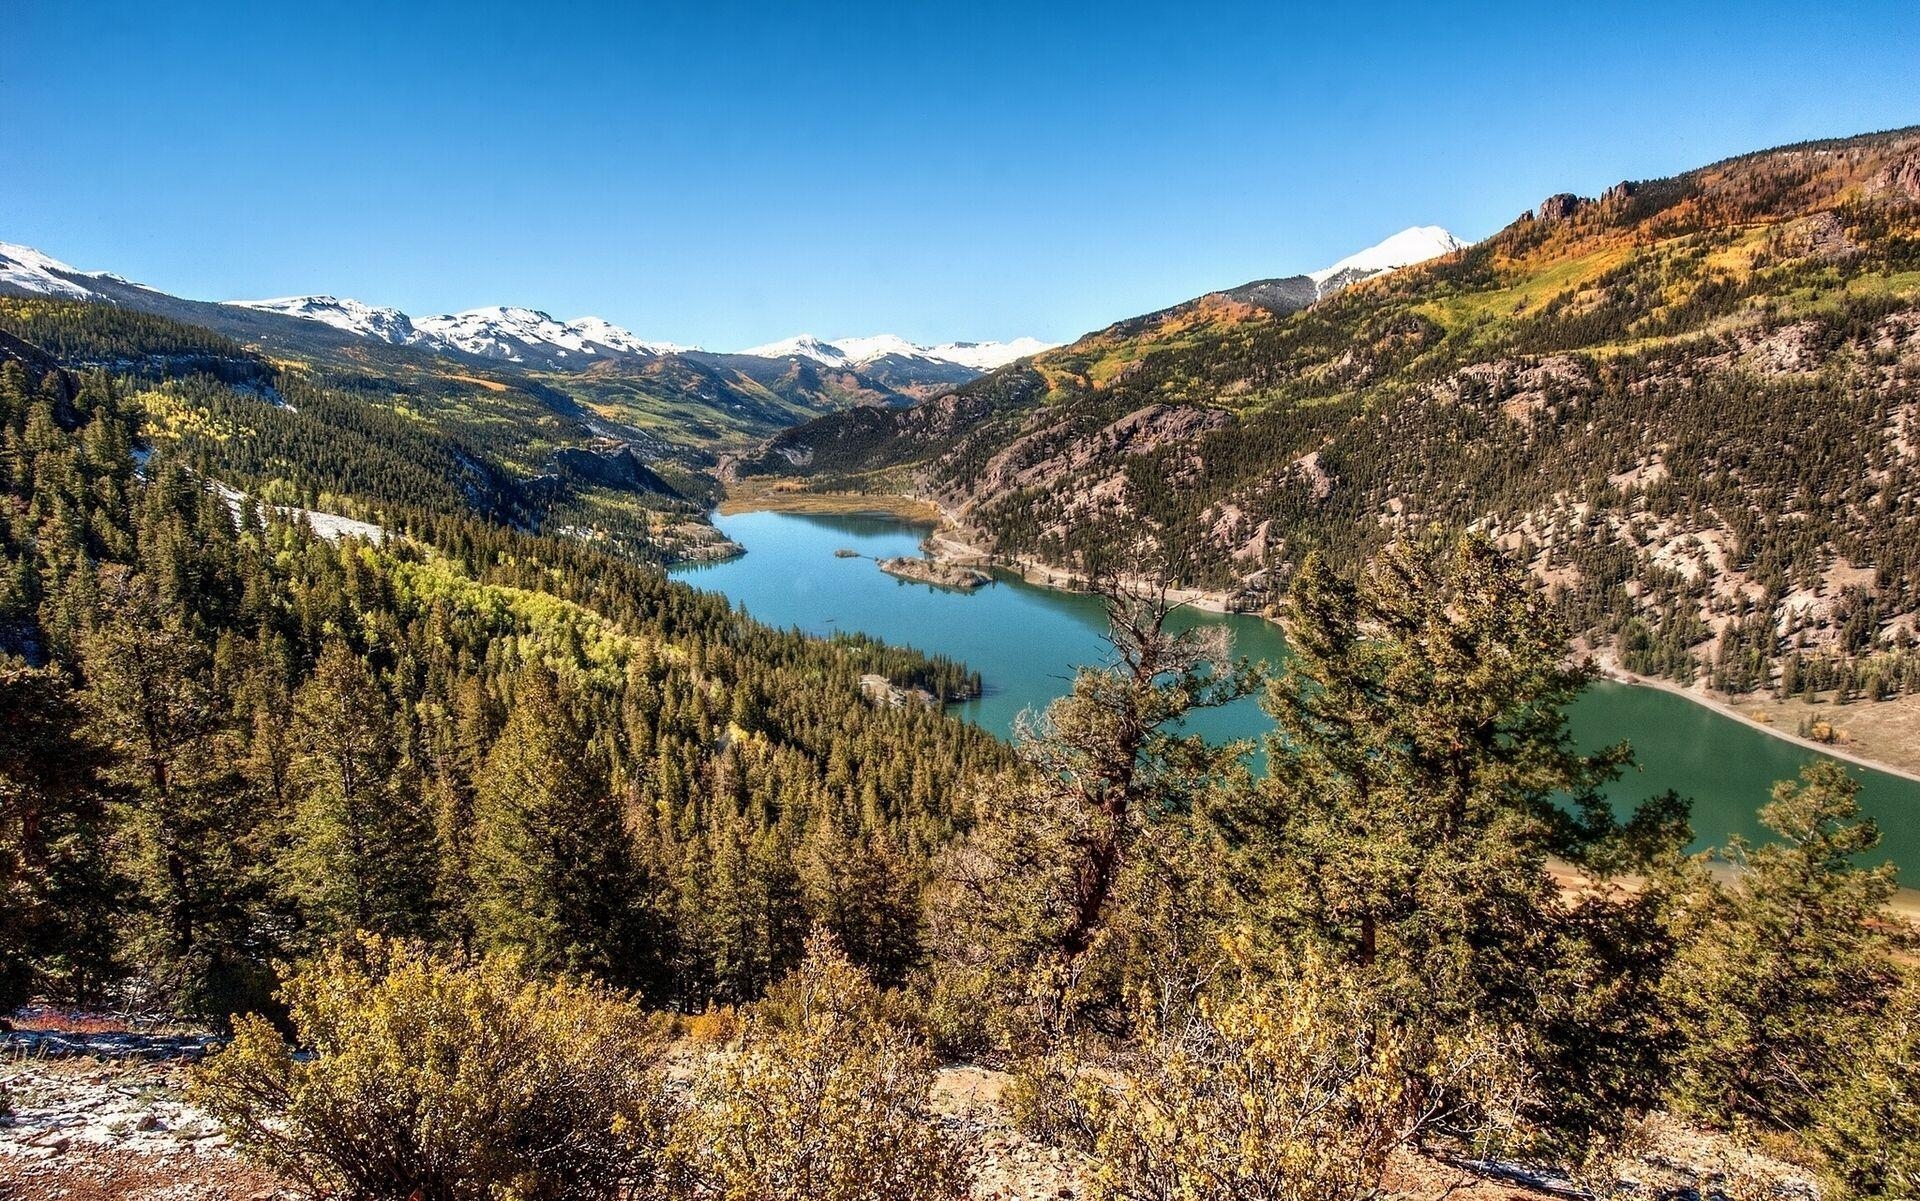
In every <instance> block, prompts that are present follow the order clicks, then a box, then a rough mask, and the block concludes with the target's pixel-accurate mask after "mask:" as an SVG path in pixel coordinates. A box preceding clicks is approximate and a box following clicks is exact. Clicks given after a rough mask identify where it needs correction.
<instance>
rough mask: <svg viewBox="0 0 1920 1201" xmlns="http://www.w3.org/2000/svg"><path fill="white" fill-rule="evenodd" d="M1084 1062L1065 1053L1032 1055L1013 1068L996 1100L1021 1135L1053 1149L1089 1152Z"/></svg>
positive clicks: (1090, 1123)
mask: <svg viewBox="0 0 1920 1201" xmlns="http://www.w3.org/2000/svg"><path fill="white" fill-rule="evenodd" d="M1088 1075H1089V1074H1088V1067H1087V1063H1086V1060H1085V1059H1084V1058H1083V1057H1082V1056H1081V1055H1080V1054H1078V1053H1076V1052H1072V1051H1066V1050H1055V1051H1050V1052H1048V1053H1046V1054H1044V1055H1034V1056H1030V1057H1028V1058H1026V1059H1023V1060H1021V1061H1020V1062H1018V1063H1016V1064H1014V1065H1013V1070H1012V1071H1011V1072H1010V1073H1009V1074H1008V1079H1007V1084H1006V1088H1005V1090H1004V1091H1003V1092H1002V1093H1001V1095H1000V1101H1001V1104H1002V1105H1003V1106H1005V1107H1006V1111H1007V1116H1008V1117H1010V1118H1012V1119H1013V1124H1014V1126H1016V1127H1017V1128H1018V1129H1019V1130H1020V1132H1021V1133H1022V1134H1025V1135H1027V1136H1028V1137H1030V1138H1034V1139H1038V1140H1039V1141H1040V1142H1043V1143H1048V1144H1050V1145H1052V1146H1056V1147H1071V1148H1073V1149H1074V1150H1076V1151H1091V1150H1092V1149H1093V1141H1094V1130H1093V1119H1092V1115H1091V1113H1090V1112H1089V1110H1088V1107H1087V1102H1086V1100H1085V1098H1086V1085H1087V1084H1088V1083H1089V1079H1088Z"/></svg>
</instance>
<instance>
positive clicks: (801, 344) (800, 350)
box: [734, 334, 853, 367]
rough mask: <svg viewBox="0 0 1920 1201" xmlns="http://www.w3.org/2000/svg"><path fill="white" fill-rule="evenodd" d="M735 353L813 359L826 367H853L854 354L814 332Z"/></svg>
mask: <svg viewBox="0 0 1920 1201" xmlns="http://www.w3.org/2000/svg"><path fill="white" fill-rule="evenodd" d="M734 353H735V354H744V355H751V356H753V357H754V358H756V359H812V360H813V361H814V362H816V363H819V364H821V365H822V366H825V367H851V366H852V365H853V356H852V355H849V354H848V353H847V352H846V351H844V350H841V349H840V348H839V347H838V346H835V345H834V344H833V343H831V342H823V341H821V340H820V339H819V338H816V337H814V336H813V335H812V334H796V335H795V336H793V337H791V338H782V339H780V340H779V341H778V342H768V343H766V344H765V345H763V346H749V347H748V348H747V349H745V350H739V351H735V352H734Z"/></svg>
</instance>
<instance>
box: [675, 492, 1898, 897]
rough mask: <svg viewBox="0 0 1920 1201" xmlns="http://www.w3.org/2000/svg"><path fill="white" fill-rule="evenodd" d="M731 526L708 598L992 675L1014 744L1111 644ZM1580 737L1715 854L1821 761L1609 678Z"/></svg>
mask: <svg viewBox="0 0 1920 1201" xmlns="http://www.w3.org/2000/svg"><path fill="white" fill-rule="evenodd" d="M715 524H717V525H718V526H719V527H720V528H721V529H722V530H723V531H725V532H726V534H727V536H728V537H730V538H732V539H733V540H734V541H735V542H738V543H739V544H740V545H741V546H744V547H746V548H747V553H746V554H745V555H743V556H741V557H740V558H737V559H733V560H730V561H728V562H725V563H717V564H712V565H708V566H698V567H687V568H682V569H680V570H678V571H677V572H676V574H677V575H678V576H679V577H680V578H681V579H683V580H685V581H686V582H687V583H689V584H692V585H693V586H695V587H698V588H707V589H712V590H714V591H717V592H721V593H724V594H725V595H726V596H728V597H729V598H731V599H732V600H733V601H734V602H735V603H736V604H739V605H743V606H745V608H746V610H747V612H748V613H750V614H752V615H753V616H754V617H756V618H758V619H759V620H761V621H763V622H766V623H768V624H770V625H775V626H782V627H786V626H797V627H799V628H800V629H801V630H803V631H805V632H807V633H809V634H817V635H827V634H831V633H833V632H834V631H836V630H844V631H858V632H862V633H867V634H871V635H873V636H875V637H878V638H882V639H885V640H886V641H888V642H891V643H894V644H896V645H900V646H911V647H915V648H918V649H919V650H922V651H927V652H930V653H937V654H944V655H947V656H949V657H951V658H955V659H959V660H961V661H963V662H965V663H966V664H967V665H968V666H969V667H971V668H973V669H974V670H976V671H978V672H980V674H981V676H982V677H983V679H984V681H985V685H986V691H985V695H983V696H982V697H981V698H980V699H978V700H975V701H971V702H969V703H967V704H964V705H955V706H953V707H952V710H951V711H952V712H954V713H956V714H958V715H960V716H962V717H965V718H967V719H968V720H970V721H974V722H977V723H978V724H979V725H981V726H983V727H985V728H986V729H989V730H991V731H993V732H994V733H996V734H1001V735H1004V734H1006V733H1007V732H1008V730H1009V729H1010V728H1011V727H1012V724H1013V719H1014V716H1015V715H1016V714H1017V713H1019V712H1020V711H1021V710H1022V709H1026V708H1029V707H1031V708H1034V709H1039V708H1041V707H1043V706H1045V704H1046V703H1047V702H1048V701H1050V700H1052V699H1053V698H1054V697H1056V696H1059V695H1060V694H1061V693H1063V692H1065V691H1066V689H1067V686H1068V683H1069V681H1070V680H1071V679H1072V677H1073V671H1074V668H1075V667H1077V666H1079V665H1081V664H1086V663H1094V662H1098V661H1099V660H1100V658H1101V656H1102V655H1103V653H1104V652H1105V650H1106V645H1105V643H1104V642H1103V641H1102V638H1101V633H1102V631H1103V629H1104V621H1103V618H1102V616H1101V610H1100V606H1099V604H1098V602H1096V601H1094V600H1092V599H1090V598H1088V597H1084V596H1075V595H1072V594H1068V593H1063V592H1056V591H1053V590H1051V589H1045V588H1039V587H1035V586H1033V585H1030V584H1026V583H1024V582H1021V581H1019V580H1017V579H1014V578H1012V577H1006V576H1003V577H1001V578H1000V579H999V581H998V582H997V583H995V584H994V585H992V586H990V587H986V588H982V589H980V590H978V591H976V592H973V593H964V592H956V591H950V590H946V589H940V588H933V587H930V586H927V585H924V584H913V583H909V582H907V581H905V580H898V579H895V578H894V577H892V576H890V575H887V574H886V573H884V572H882V571H881V570H880V569H879V568H878V567H876V566H874V564H873V563H872V562H871V560H870V559H868V558H857V559H856V558H836V557H835V555H834V551H835V550H838V549H841V548H848V549H852V550H856V551H858V552H860V553H861V554H862V555H866V556H872V557H885V556H890V555H912V554H917V553H918V551H919V541H920V537H921V535H922V534H924V533H925V530H924V529H923V528H920V527H915V526H911V525H908V524H906V523H904V522H901V521H897V520H894V519H891V518H885V517H816V516H802V515H797V514H789V513H767V512H760V513H740V514H733V515H730V516H721V517H719V518H717V519H716V521H715ZM1179 619H1180V620H1183V621H1189V622H1200V621H1205V622H1223V623H1225V624H1226V625H1227V626H1229V627H1230V628H1231V629H1232V630H1233V635H1234V644H1235V649H1236V652H1237V653H1239V654H1243V655H1247V656H1249V657H1251V658H1256V659H1264V660H1268V661H1274V660H1277V659H1278V658H1279V657H1280V656H1282V655H1283V654H1284V653H1285V645H1286V644H1285V641H1284V640H1283V639H1282V638H1281V636H1280V631H1279V628H1278V627H1276V626H1274V625H1273V624H1272V623H1270V622H1266V621H1262V620H1260V619H1259V618H1255V617H1246V616H1238V615H1231V614H1229V615H1217V614H1210V613H1199V612H1195V611H1183V612H1182V613H1181V614H1180V615H1179ZM1572 720H1573V732H1574V736H1575V738H1576V740H1577V741H1578V742H1579V743H1580V744H1581V746H1583V747H1585V748H1588V749H1597V748H1599V747H1602V746H1606V745H1609V744H1611V743H1614V742H1619V741H1621V740H1625V741H1628V742H1631V743H1632V744H1633V748H1634V752H1635V757H1636V758H1637V759H1638V760H1639V764H1640V766H1639V769H1638V770H1637V771H1630V772H1629V774H1628V775H1627V776H1625V777H1623V778H1622V779H1621V780H1620V781H1619V782H1618V783H1617V784H1616V785H1615V786H1614V788H1613V790H1612V799H1613V800H1614V801H1615V803H1616V804H1618V805H1626V804H1630V803H1632V802H1634V801H1637V800H1640V799H1642V798H1645V797H1648V796H1654V795H1657V794H1659V793H1662V792H1665V791H1666V790H1668V789H1673V790H1674V791H1676V792H1679V793H1680V794H1681V795H1683V796H1690V797H1692V798H1693V823H1694V829H1695V831H1696V832H1697V833H1698V834H1699V836H1700V843H1701V845H1702V846H1709V845H1721V844H1724V843H1725V841H1726V839H1727V836H1728V835H1730V834H1742V835H1745V836H1747V837H1749V838H1756V839H1757V838H1760V837H1763V836H1764V833H1765V832H1764V831H1763V830H1762V829H1761V828H1760V825H1759V822H1758V820H1757V819H1756V816H1755V814H1756V811H1757V810H1758V809H1759V807H1760V806H1761V805H1762V804H1764V803H1766V800H1767V797H1768V791H1769V789H1770V788H1771V787H1772V785H1773V782H1774V781H1775V780H1781V779H1786V778H1789V777H1791V776H1793V775H1795V774H1796V773H1797V772H1798V771H1799V770H1800V766H1801V764H1803V763H1805V762H1806V761H1807V760H1809V759H1810V758H1813V757H1814V755H1815V754H1816V752H1813V751H1809V750H1805V749H1802V748H1801V747H1799V746H1796V745H1794V744H1792V743H1789V742H1786V741H1783V740H1781V739H1779V738H1774V737H1771V736H1769V735H1767V734H1763V733H1761V732H1760V731H1758V730H1755V729H1752V728H1751V727H1749V726H1746V725H1743V724H1741V723H1739V722H1736V721H1732V720H1729V719H1728V718H1725V717H1722V716H1720V715H1719V714H1716V713H1714V712H1713V711H1711V710H1709V709H1707V708H1704V707H1703V706H1700V705H1696V704H1694V703H1692V702H1691V701H1687V700H1684V699H1682V698H1680V697H1677V696H1674V695H1672V694H1670V693H1666V692H1661V691H1659V690H1658V689H1653V688H1634V687H1630V686H1627V685H1624V684H1614V683H1610V682H1604V681H1603V682H1599V683H1596V684H1594V685H1593V687H1592V688H1591V689H1590V690H1589V691H1588V692H1587V693H1586V694H1585V695H1584V696H1582V697H1581V699H1580V701H1579V702H1578V704H1577V705H1576V706H1575V707H1574V710H1573V714H1572ZM1193 728H1194V729H1197V730H1199V731H1200V732H1201V733H1204V734H1206V735H1207V736H1208V737H1209V738H1214V739H1223V738H1257V737H1259V736H1260V735H1262V734H1264V733H1266V732H1267V731H1268V730H1270V729H1271V728H1272V722H1271V721H1270V720H1269V719H1268V718H1267V716H1266V714H1265V713H1264V712H1262V711H1261V709H1260V707H1259V705H1258V703H1257V702H1256V701H1255V700H1253V699H1251V698H1249V699H1248V700H1246V701H1243V702H1240V703H1238V704H1235V705H1233V706H1230V707H1227V708H1223V709H1219V710H1214V711H1211V712H1208V713H1205V714H1202V715H1199V716H1198V717H1197V718H1196V720H1195V721H1194V723H1193ZM1850 770H1853V771H1855V772H1856V774H1858V775H1859V776H1860V777H1861V778H1862V780H1863V783H1864V787H1863V789H1862V793H1861V799H1862V803H1863V805H1864V806H1865V807H1866V809H1867V811H1868V812H1870V813H1872V814H1873V815H1874V816H1875V817H1876V818H1877V819H1878V820H1879V822H1880V826H1881V829H1882V831H1883V832H1884V833H1885V835H1886V842H1885V844H1884V847H1883V849H1884V850H1885V852H1886V853H1887V857H1889V858H1891V859H1892V860H1893V861H1894V862H1896V863H1898V864H1900V865H1902V867H1903V868H1905V867H1906V866H1908V865H1914V864H1920V820H1916V818H1920V783H1915V782H1913V781H1909V780H1904V779H1901V778H1900V777H1898V776H1891V775H1887V774H1885V773H1882V772H1874V771H1868V770H1863V769H1858V768H1852V769H1850Z"/></svg>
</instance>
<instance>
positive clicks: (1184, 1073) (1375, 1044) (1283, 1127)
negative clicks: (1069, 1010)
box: [1076, 961, 1521, 1201]
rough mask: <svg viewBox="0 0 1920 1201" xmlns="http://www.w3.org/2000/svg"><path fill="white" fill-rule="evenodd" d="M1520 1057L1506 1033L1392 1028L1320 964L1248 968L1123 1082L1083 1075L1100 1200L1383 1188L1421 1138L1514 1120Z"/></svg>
mask: <svg viewBox="0 0 1920 1201" xmlns="http://www.w3.org/2000/svg"><path fill="white" fill-rule="evenodd" d="M1514 1061H1515V1057H1514V1055H1513V1054H1512V1049H1511V1047H1509V1046H1508V1045H1506V1044H1505V1043H1504V1042H1503V1041H1502V1040H1500V1039H1495V1038H1491V1037H1487V1036H1484V1035H1481V1034H1478V1033H1469V1034H1468V1035H1466V1036H1463V1037H1452V1038H1446V1039H1433V1038H1427V1037H1423V1036H1420V1035H1418V1034H1416V1033H1414V1032H1411V1031H1408V1030H1406V1029H1405V1028H1403V1027H1399V1026H1396V1025H1395V1024H1393V1023H1390V1022H1389V1021H1387V1020H1386V1019H1385V1018H1384V1017H1383V1016H1382V1015H1381V1014H1380V1012H1379V1011H1378V1009H1377V1007H1376V1005H1375V1004H1374V1002H1373V1001H1372V999H1371V998H1369V997H1368V996H1367V995H1366V994H1365V992H1364V991H1363V990H1361V989H1359V988H1357V987H1355V986H1354V985H1352V984H1351V983H1349V982H1347V981H1344V980H1340V979H1336V978H1335V977H1333V976H1332V975H1330V974H1329V973H1328V972H1327V971H1326V970H1325V969H1324V968H1322V967H1320V966H1319V965H1318V964H1317V963H1316V962H1313V961H1309V962H1307V963H1306V964H1305V965H1303V966H1302V967H1301V968H1299V969H1297V970H1292V971H1288V972H1285V973H1282V974H1281V975H1280V976H1279V978H1278V979H1276V980H1272V981H1260V980H1256V979H1254V978H1253V977H1252V976H1251V975H1250V974H1249V975H1244V976H1243V978H1242V979H1241V981H1240V982H1239V986H1238V987H1237V988H1236V989H1234V990H1233V991H1232V992H1231V994H1230V995H1228V996H1227V997H1226V998H1225V999H1224V1000H1221V999H1215V998H1210V997H1209V998H1203V999H1202V1000H1201V1002H1200V1004H1199V1005H1198V1007H1197V1008H1196V1010H1195V1012H1194V1013H1193V1014H1192V1016H1191V1017H1190V1018H1188V1019H1187V1020H1186V1021H1185V1023H1184V1025H1183V1026H1182V1027H1181V1028H1180V1029H1178V1030H1175V1031H1172V1032H1169V1033H1167V1034H1165V1035H1163V1036H1161V1037H1159V1038H1157V1039H1152V1040H1149V1041H1148V1043H1147V1044H1146V1045H1145V1046H1144V1047H1143V1048H1142V1049H1141V1050H1139V1051H1138V1052H1136V1053H1135V1054H1133V1055H1132V1056H1130V1057H1129V1058H1128V1060H1126V1061H1123V1063H1122V1065H1121V1066H1122V1069H1123V1071H1124V1077H1123V1078H1121V1079H1118V1080H1116V1081H1115V1082H1113V1083H1103V1082H1101V1081H1100V1080H1098V1079H1097V1078H1096V1077H1093V1076H1089V1075H1082V1076H1081V1077H1080V1080H1079V1083H1078V1084H1077V1086H1076V1088H1077V1093H1078V1095H1079V1097H1080V1098H1081V1100H1082V1103H1083V1104H1084V1105H1085V1107H1086V1110H1087V1113H1088V1117H1089V1123H1090V1126H1091V1129H1092V1131H1093V1153H1094V1158H1095V1159H1096V1161H1097V1162H1098V1164H1099V1173H1098V1176H1097V1177H1096V1183H1097V1187H1096V1190H1095V1191H1096V1195H1097V1196H1100V1197H1105V1198H1114V1199H1126V1201H1162V1199H1164V1198H1203V1197H1234V1198H1242V1199H1245V1201H1268V1199H1272V1201H1279V1199H1283V1198H1284V1199H1286V1201H1297V1199H1299V1198H1313V1199H1316V1201H1345V1199H1353V1201H1359V1199H1361V1198H1367V1197H1372V1196H1374V1195H1376V1193H1377V1190H1378V1188H1379V1185H1380V1181H1381V1178H1382V1176H1383V1175H1384V1174H1385V1171H1386V1165H1387V1159H1388V1156H1389V1155H1391V1154H1392V1153H1393V1151H1394V1150H1395V1149H1396V1148H1398V1147H1400V1146H1402V1145H1403V1144H1405V1143H1407V1142H1408V1141H1409V1140H1411V1139H1413V1138H1414V1137H1416V1136H1417V1135H1420V1134H1421V1133H1423V1132H1425V1131H1427V1130H1429V1129H1433V1128H1437V1127H1442V1126H1456V1127H1457V1126H1465V1125H1469V1124H1471V1125H1479V1126H1483V1127H1486V1126H1497V1125H1500V1124H1502V1123H1504V1122H1506V1121H1510V1118H1509V1117H1508V1115H1510V1114H1511V1113H1512V1112H1513V1109H1514V1107H1515V1105H1516V1104H1517V1103H1518V1100H1519V1094H1520V1091H1521V1090H1520V1088H1519V1085H1518V1081H1517V1074H1516V1073H1515V1071H1514V1069H1513V1068H1512V1066H1511V1065H1512V1064H1513V1063H1514Z"/></svg>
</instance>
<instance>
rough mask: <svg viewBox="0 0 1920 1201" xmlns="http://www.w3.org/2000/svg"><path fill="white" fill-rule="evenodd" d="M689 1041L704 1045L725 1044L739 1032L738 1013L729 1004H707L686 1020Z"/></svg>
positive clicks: (716, 1045) (715, 1045)
mask: <svg viewBox="0 0 1920 1201" xmlns="http://www.w3.org/2000/svg"><path fill="white" fill-rule="evenodd" d="M686 1033H687V1040H688V1041H689V1042H693V1043H697V1044H699V1045H701V1046H706V1047H718V1046H725V1045H726V1044H727V1043H730V1042H732V1041H733V1040H734V1039H735V1038H736V1037H738V1036H739V1034H740V1014H739V1011H738V1010H736V1009H734V1007H733V1006H731V1005H709V1006H707V1008H706V1009H705V1010H704V1011H702V1012H700V1013H696V1014H694V1015H693V1016H692V1017H690V1018H688V1019H687V1020H686Z"/></svg>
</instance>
